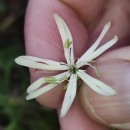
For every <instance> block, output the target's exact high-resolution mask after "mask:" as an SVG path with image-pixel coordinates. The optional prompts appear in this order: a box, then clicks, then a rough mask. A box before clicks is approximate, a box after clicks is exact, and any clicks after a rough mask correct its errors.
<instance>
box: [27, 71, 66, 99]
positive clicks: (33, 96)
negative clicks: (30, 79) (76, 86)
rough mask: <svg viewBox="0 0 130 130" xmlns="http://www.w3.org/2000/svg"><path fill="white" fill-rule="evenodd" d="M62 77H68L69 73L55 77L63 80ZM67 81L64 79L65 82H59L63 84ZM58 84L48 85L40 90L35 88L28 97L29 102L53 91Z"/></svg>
mask: <svg viewBox="0 0 130 130" xmlns="http://www.w3.org/2000/svg"><path fill="white" fill-rule="evenodd" d="M62 76H68V72H65V73H62V74H59V75H57V76H55V77H56V78H61V77H62ZM65 80H66V79H65V78H64V79H63V80H61V81H60V82H59V84H60V83H62V82H63V81H65ZM57 85H58V84H48V85H47V86H44V87H42V88H40V89H38V90H36V89H37V88H36V87H35V88H33V92H31V93H29V95H28V96H27V97H26V99H27V100H30V99H33V98H36V97H38V96H40V95H42V94H44V93H45V92H47V91H49V90H51V89H53V88H54V87H56V86H57ZM37 87H40V86H37ZM35 90H36V91H35Z"/></svg>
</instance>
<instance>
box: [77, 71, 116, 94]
mask: <svg viewBox="0 0 130 130" xmlns="http://www.w3.org/2000/svg"><path fill="white" fill-rule="evenodd" d="M77 74H78V76H79V77H80V78H81V79H82V80H83V81H84V82H85V83H86V84H87V85H88V86H89V87H90V88H91V89H93V90H94V91H95V92H97V93H99V94H101V95H104V96H114V95H116V94H117V92H116V91H115V90H114V89H112V88H111V87H110V86H108V85H106V84H105V83H103V82H101V81H100V80H97V79H95V78H93V77H91V76H90V75H88V74H86V73H85V72H84V71H82V70H79V71H78V72H77Z"/></svg>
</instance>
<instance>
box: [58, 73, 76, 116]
mask: <svg viewBox="0 0 130 130" xmlns="http://www.w3.org/2000/svg"><path fill="white" fill-rule="evenodd" d="M76 90H77V75H76V74H72V75H71V77H70V80H69V83H68V87H67V90H66V93H65V97H64V101H63V104H62V108H61V113H60V117H64V116H65V115H66V114H67V112H68V110H69V109H70V107H71V105H72V103H73V101H74V98H75V96H76Z"/></svg>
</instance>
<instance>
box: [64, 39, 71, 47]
mask: <svg viewBox="0 0 130 130" xmlns="http://www.w3.org/2000/svg"><path fill="white" fill-rule="evenodd" d="M71 44H72V42H71V41H70V40H69V39H67V40H66V42H65V44H64V48H66V49H67V48H69V47H70V45H71Z"/></svg>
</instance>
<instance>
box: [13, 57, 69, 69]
mask: <svg viewBox="0 0 130 130" xmlns="http://www.w3.org/2000/svg"><path fill="white" fill-rule="evenodd" d="M15 62H16V63H17V64H19V65H22V66H26V67H30V68H34V69H43V70H68V67H67V66H66V65H47V64H44V63H37V62H35V61H32V60H30V59H28V58H26V56H24V57H21V56H20V57H18V58H16V59H15Z"/></svg>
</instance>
